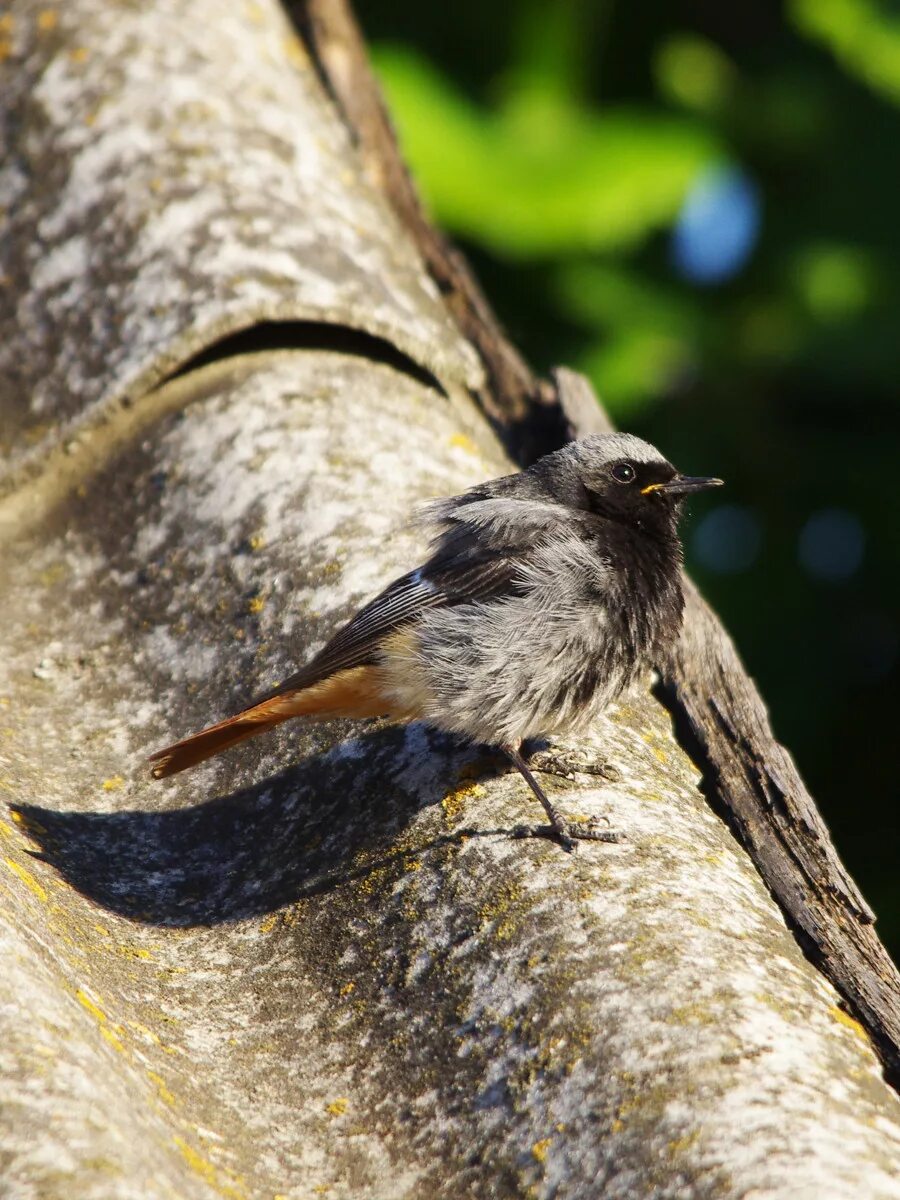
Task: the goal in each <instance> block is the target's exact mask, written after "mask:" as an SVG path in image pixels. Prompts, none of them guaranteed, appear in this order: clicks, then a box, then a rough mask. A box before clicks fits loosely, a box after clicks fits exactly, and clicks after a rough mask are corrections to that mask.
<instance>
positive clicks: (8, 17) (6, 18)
mask: <svg viewBox="0 0 900 1200" xmlns="http://www.w3.org/2000/svg"><path fill="white" fill-rule="evenodd" d="M14 24H15V18H14V17H13V15H12V13H3V14H2V15H0V35H2V34H5V33H12V31H13V25H14Z"/></svg>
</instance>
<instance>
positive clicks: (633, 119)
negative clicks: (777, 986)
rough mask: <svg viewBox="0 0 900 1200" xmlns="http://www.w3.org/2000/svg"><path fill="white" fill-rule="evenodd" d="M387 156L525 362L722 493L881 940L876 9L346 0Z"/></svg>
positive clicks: (771, 653)
mask: <svg viewBox="0 0 900 1200" xmlns="http://www.w3.org/2000/svg"><path fill="white" fill-rule="evenodd" d="M357 11H358V14H359V16H360V19H361V21H362V23H363V26H364V29H365V32H366V34H367V36H368V38H369V41H370V44H371V46H372V48H373V53H374V57H375V63H376V68H377V70H378V72H379V75H380V77H381V79H382V82H383V85H384V87H385V90H386V92H387V95H388V98H389V102H390V105H391V108H392V112H393V115H394V118H395V120H396V122H397V125H398V127H399V131H400V134H401V140H402V142H403V145H404V148H405V151H406V153H407V156H408V158H409V160H410V162H411V164H412V166H413V168H414V171H415V173H416V175H417V178H418V181H419V184H420V187H421V190H422V193H423V195H424V198H425V200H426V203H427V205H428V206H429V208H430V210H431V213H432V215H433V217H434V219H435V220H436V221H437V222H438V223H439V224H440V225H442V226H443V228H444V229H446V230H447V231H448V232H449V233H450V234H451V235H452V236H453V237H454V238H455V239H456V241H457V242H458V243H459V244H460V245H461V246H462V248H463V249H464V250H465V252H466V253H467V254H468V256H469V258H470V260H471V261H472V263H473V265H474V267H475V269H476V271H477V273H478V275H479V277H480V279H481V281H482V283H483V285H484V287H485V290H486V292H487V294H488V296H489V298H490V300H491V302H492V303H493V304H494V305H495V307H496V309H497V310H498V312H499V314H500V316H501V318H502V320H503V321H504V323H505V324H506V326H507V328H508V330H509V332H510V334H511V335H512V338H513V340H514V341H515V342H516V343H517V344H518V345H519V347H520V348H521V349H522V350H523V351H524V353H525V354H526V356H527V357H528V358H529V359H530V361H531V363H532V364H533V365H534V366H535V367H536V368H537V369H539V370H541V371H545V370H546V369H547V368H548V367H549V366H551V365H553V364H555V363H560V362H562V363H567V364H569V365H571V366H575V367H578V368H580V369H582V370H584V371H585V372H586V373H587V374H589V375H590V376H591V378H592V379H593V382H594V384H595V386H596V388H597V391H598V393H599V394H600V395H601V396H602V398H603V400H604V402H605V403H606V405H607V406H608V408H609V410H610V412H611V414H612V416H613V418H614V419H615V420H616V422H617V423H618V424H619V425H620V426H621V427H623V428H626V429H629V430H632V431H634V432H636V433H638V434H640V435H642V436H644V437H647V438H648V439H650V440H651V441H653V442H655V443H657V444H658V445H659V446H660V447H661V448H662V449H663V450H664V451H665V452H666V453H667V454H668V455H669V456H670V457H671V458H672V459H673V460H674V461H675V462H676V463H677V464H678V465H679V466H680V467H681V468H682V469H683V470H685V471H688V472H690V473H694V474H717V475H721V476H723V477H724V478H725V480H726V482H727V484H728V487H727V490H726V491H723V492H722V493H720V494H717V495H716V497H715V498H714V499H707V500H706V501H705V502H704V503H702V504H701V503H700V502H697V503H695V504H694V506H693V509H692V515H691V517H690V518H689V521H688V522H687V523H686V526H685V541H686V547H687V554H688V564H689V568H690V570H691V573H692V574H693V575H694V576H695V578H696V579H697V580H698V581H699V582H700V584H701V586H702V588H703V590H704V592H705V594H706V595H707V597H708V598H709V599H710V600H711V601H712V602H713V604H714V605H715V606H716V607H717V608H718V610H719V612H720V613H721V614H722V616H723V617H724V620H725V623H726V625H727V626H728V628H729V629H730V631H731V632H732V634H733V636H734V637H735V639H736V641H737V643H738V646H739V648H740V650H741V652H742V654H743V656H744V659H745V662H746V663H747V666H748V669H749V670H750V672H751V673H752V674H753V675H754V676H755V678H756V679H757V680H758V682H759V684H760V686H761V689H762V692H763V695H764V696H765V697H766V698H767V701H768V704H769V706H770V709H771V712H772V716H773V720H774V724H775V729H776V732H777V734H778V736H779V737H780V738H781V740H783V741H784V742H785V743H786V744H787V745H788V747H789V748H790V749H791V750H792V752H793V753H794V755H795V757H796V758H797V760H798V762H799V765H800V768H801V771H802V772H803V774H804V776H805V777H806V779H807V781H808V783H809V785H810V787H811V789H812V792H813V794H814V795H815V796H816V798H817V799H818V801H819V803H820V805H821V808H822V810H823V812H824V814H825V816H826V819H827V821H828V823H829V825H830V826H831V829H832V831H833V833H834V836H835V840H836V842H837V845H838V848H839V850H840V852H841V854H842V855H843V857H844V858H845V860H846V861H847V863H848V865H849V867H850V869H851V871H852V873H853V874H854V875H855V877H856V878H857V880H858V881H859V882H860V884H861V885H862V888H863V890H864V892H865V893H866V895H867V897H868V899H869V900H870V902H871V903H872V905H873V907H874V908H875V909H876V911H877V913H878V914H879V924H880V929H881V933H882V937H884V938H885V940H886V941H887V943H888V945H889V946H890V948H891V949H892V951H893V953H894V956H895V958H896V957H900V883H898V878H897V869H896V865H895V864H896V855H897V842H898V836H897V835H898V816H897V799H898V785H897V773H896V768H895V764H894V754H893V751H894V749H895V745H896V743H897V741H898V740H900V725H898V716H900V713H898V707H900V706H898V701H897V690H898V675H900V667H898V648H900V620H898V606H897V601H896V596H897V591H898V583H900V539H898V536H897V528H896V527H897V513H898V500H897V491H898V489H900V478H897V476H898V475H900V469H898V462H897V457H898V454H897V451H898V445H900V439H898V435H900V395H898V379H900V371H898V368H900V352H898V339H900V283H898V281H900V274H898V265H900V263H898V260H900V194H898V193H900V187H898V184H900V122H898V105H900V17H898V15H897V9H896V7H890V8H889V6H888V0H793V2H791V3H788V4H786V5H780V4H774V3H770V2H767V0H738V2H734V0H733V2H732V3H731V4H727V5H725V4H722V3H721V2H720V0H695V2H690V0H680V2H679V0H643V2H641V3H639V4H628V5H626V4H624V3H619V4H614V3H602V2H596V0H595V2H594V3H588V2H586V0H552V2H549V3H548V2H547V0H477V2H476V0H456V2H455V3H454V4H452V5H426V4H422V3H421V0H358V6H357Z"/></svg>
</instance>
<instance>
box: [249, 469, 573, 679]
mask: <svg viewBox="0 0 900 1200" xmlns="http://www.w3.org/2000/svg"><path fill="white" fill-rule="evenodd" d="M513 478H518V477H513ZM426 519H427V520H428V521H430V522H431V523H432V524H433V525H435V526H436V527H437V529H438V534H437V537H436V539H435V543H434V548H433V553H432V555H431V557H430V558H429V559H428V561H427V562H426V563H425V564H424V565H423V566H421V567H419V568H418V570H415V571H410V572H409V574H407V575H403V576H402V577H401V578H400V579H396V580H395V581H394V582H393V583H391V584H390V585H389V586H388V587H387V588H385V590H384V591H383V592H381V593H380V594H379V595H378V596H376V597H375V599H374V600H370V601H369V603H368V604H366V605H365V606H364V607H363V608H361V609H360V610H359V612H358V613H356V615H355V616H353V617H352V618H351V619H350V621H349V622H348V623H347V624H346V625H345V626H344V627H343V628H342V629H340V630H338V632H337V633H336V634H335V635H334V637H333V638H332V639H331V641H330V642H328V643H327V644H326V645H325V646H324V647H323V648H322V649H321V650H320V651H319V653H318V654H317V655H315V657H314V658H313V659H311V660H310V662H308V663H307V664H306V666H304V667H302V668H301V669H300V670H299V671H297V672H296V673H295V674H294V675H292V676H291V677H290V678H289V679H286V680H285V681H284V682H283V683H281V684H279V685H278V687H277V688H274V689H273V690H272V691H270V692H268V693H266V694H265V695H264V696H261V697H260V698H259V700H258V701H257V703H261V702H263V701H265V700H268V699H271V698H272V697H273V696H278V695H282V694H283V693H285V692H290V691H296V690H297V689H299V688H306V687H311V686H312V685H313V684H315V683H318V682H319V681H320V680H322V679H327V678H328V676H330V675H334V674H335V673H336V672H338V671H345V670H349V669H351V668H353V667H359V666H364V665H366V664H368V663H371V662H372V661H373V659H374V657H375V655H376V652H377V650H378V647H379V645H380V643H381V642H382V641H383V639H384V638H385V637H386V636H387V635H388V634H389V633H392V632H394V631H395V630H397V629H398V628H400V627H401V626H403V625H408V624H410V623H413V622H415V621H416V620H417V619H418V618H419V617H420V616H421V615H422V614H423V613H425V612H427V611H428V610H429V609H433V608H442V607H443V608H446V607H452V606H454V605H457V604H464V603H466V602H470V601H473V600H486V599H488V598H492V597H497V596H502V595H508V594H510V593H513V592H515V591H516V590H517V589H518V588H519V587H521V583H522V579H523V577H524V576H525V575H526V574H527V568H528V566H529V564H533V563H534V560H535V556H536V555H538V554H539V552H540V550H541V548H542V547H544V548H545V547H546V544H547V540H548V536H547V535H548V534H550V533H552V531H553V530H554V529H560V528H562V527H564V526H565V525H568V526H569V528H571V524H572V520H573V514H571V512H568V513H567V510H565V509H563V508H561V507H560V506H559V505H554V504H549V503H539V502H537V501H534V500H531V499H527V500H516V499H506V498H502V499H501V498H495V497H491V496H484V497H482V496H480V495H478V494H477V489H476V490H475V491H473V492H470V493H466V494H465V495H463V496H456V497H453V498H451V499H450V500H444V501H439V502H438V503H436V504H434V505H432V506H431V508H430V510H429V511H427V512H426Z"/></svg>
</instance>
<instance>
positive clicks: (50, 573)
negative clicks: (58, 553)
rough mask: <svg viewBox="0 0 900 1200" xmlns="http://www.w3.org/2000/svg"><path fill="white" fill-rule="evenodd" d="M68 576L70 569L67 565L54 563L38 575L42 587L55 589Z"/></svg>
mask: <svg viewBox="0 0 900 1200" xmlns="http://www.w3.org/2000/svg"><path fill="white" fill-rule="evenodd" d="M67 574H68V567H67V566H66V564H65V563H61V562H57V563H53V564H52V565H51V566H49V567H45V569H44V570H43V571H41V573H40V574H39V575H38V582H39V583H40V584H41V586H42V587H54V586H55V585H56V584H57V583H61V582H62V580H63V579H65V577H66V575H67Z"/></svg>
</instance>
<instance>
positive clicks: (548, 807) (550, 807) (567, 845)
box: [503, 746, 622, 853]
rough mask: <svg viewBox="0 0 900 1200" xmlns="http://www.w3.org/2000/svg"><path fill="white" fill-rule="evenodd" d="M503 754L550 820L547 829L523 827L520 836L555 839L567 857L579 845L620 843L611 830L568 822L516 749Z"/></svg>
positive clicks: (591, 824) (505, 747) (592, 823)
mask: <svg viewBox="0 0 900 1200" xmlns="http://www.w3.org/2000/svg"><path fill="white" fill-rule="evenodd" d="M503 752H504V754H506V756H507V758H508V759H509V760H510V762H511V763H512V764H513V766H514V767H515V768H516V770H517V771H518V772H519V773H520V774H521V776H522V778H523V779H524V780H525V782H526V783H527V784H528V786H529V787H530V788H531V790H532V791H533V792H534V794H535V796H536V797H537V798H538V800H540V802H541V804H542V805H543V806H544V811H545V812H546V814H547V816H548V817H549V818H550V829H549V830H548V829H547V828H546V827H538V828H537V829H533V828H528V827H524V828H522V829H521V830H520V833H521V835H522V836H532V837H534V836H537V837H544V836H546V834H547V833H548V832H550V833H551V834H552V836H554V837H555V838H556V839H557V841H558V842H559V843H560V845H561V846H562V847H563V849H564V850H568V851H569V852H570V853H571V852H572V851H573V850H577V849H578V842H579V841H592V842H619V841H621V840H622V835H621V834H619V833H615V832H614V831H613V830H612V829H598V828H597V823H596V822H595V821H588V822H584V823H581V822H579V821H567V820H566V818H565V817H564V816H563V815H562V813H561V812H560V811H559V809H558V808H557V807H556V806H555V805H554V804H553V803H552V801H551V800H549V799H548V797H547V795H546V793H545V792H544V789H543V788H542V787H541V785H540V784H539V783H538V781H537V780H536V779H535V777H534V775H532V773H531V771H530V770H529V769H528V764H527V763H526V762H525V760H524V758H522V755H521V754H520V753H519V751H518V750H517V749H516V747H515V746H504V747H503Z"/></svg>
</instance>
